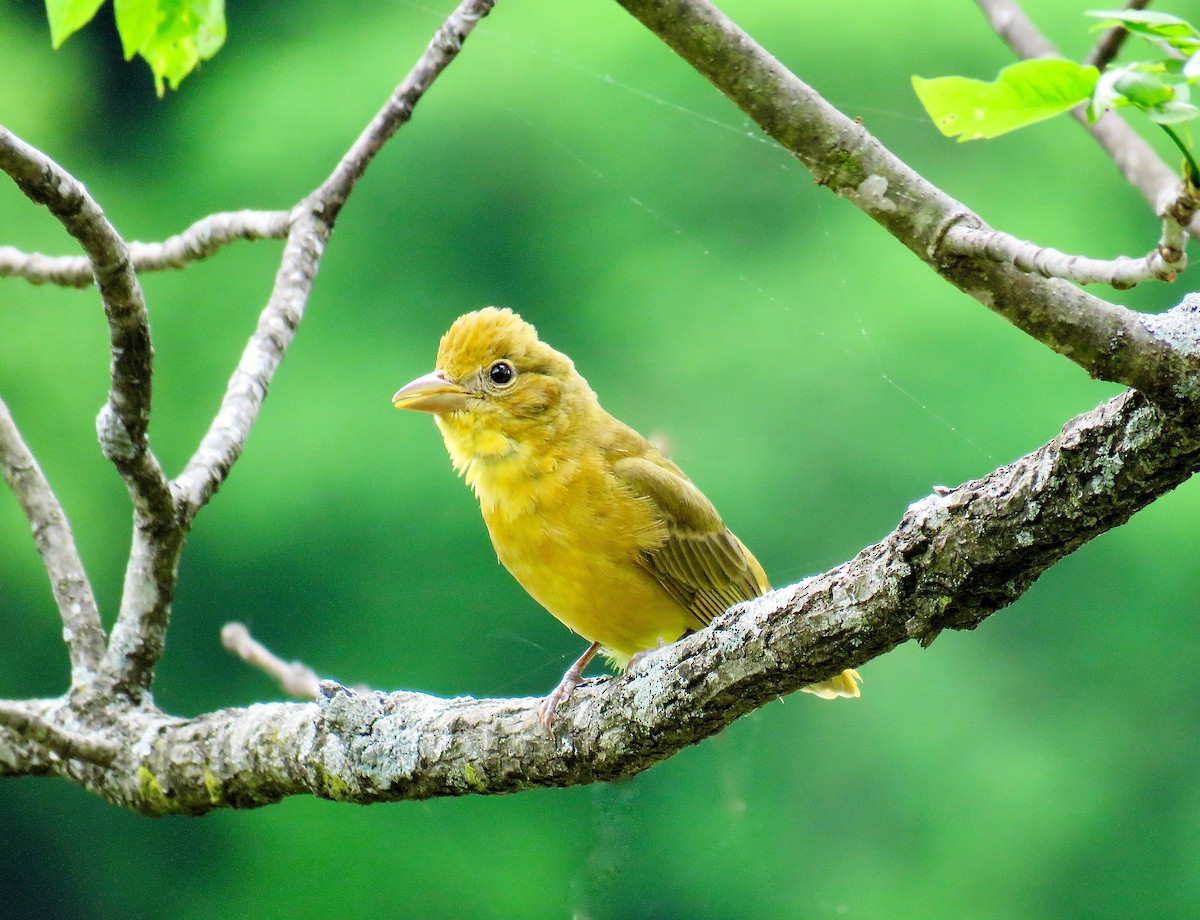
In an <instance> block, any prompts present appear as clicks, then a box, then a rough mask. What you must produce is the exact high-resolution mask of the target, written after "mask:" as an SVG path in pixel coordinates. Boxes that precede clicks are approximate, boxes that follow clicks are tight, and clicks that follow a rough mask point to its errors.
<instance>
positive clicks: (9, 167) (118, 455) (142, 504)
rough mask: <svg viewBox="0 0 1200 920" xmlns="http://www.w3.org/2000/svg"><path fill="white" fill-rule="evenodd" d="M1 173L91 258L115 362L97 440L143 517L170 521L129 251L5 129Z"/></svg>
mask: <svg viewBox="0 0 1200 920" xmlns="http://www.w3.org/2000/svg"><path fill="white" fill-rule="evenodd" d="M0 169H2V170H4V172H6V173H8V175H9V176H10V177H11V178H12V180H13V181H14V182H16V184H17V186H18V187H19V188H20V189H21V191H22V192H23V193H24V194H25V196H26V197H27V198H29V199H30V200H31V201H33V202H35V203H36V204H40V205H43V206H45V207H46V208H47V209H48V210H49V211H50V213H51V214H53V215H54V216H55V217H57V218H58V220H59V222H60V223H61V224H62V225H63V227H65V228H66V230H67V232H68V233H70V234H71V236H73V237H74V238H75V239H76V240H77V241H78V242H79V244H80V245H81V246H82V247H83V250H84V252H85V253H87V258H88V262H89V263H90V264H91V267H92V272H93V273H94V275H95V278H96V284H97V286H98V287H99V289H100V296H101V298H102V299H103V301H104V314H105V316H106V317H107V318H108V329H109V339H110V351H111V354H112V364H111V368H110V379H111V386H110V388H109V394H108V402H106V403H105V405H104V407H103V408H102V409H101V410H100V415H99V417H98V418H97V419H96V433H97V434H98V436H99V438H100V445H101V447H102V448H103V449H104V454H105V456H107V457H108V458H109V459H110V460H111V461H112V463H113V465H114V466H116V468H117V470H118V472H120V474H121V475H122V476H123V477H124V479H125V483H126V486H127V487H128V488H129V493H130V496H131V497H132V499H133V501H134V505H135V507H136V508H137V510H138V512H139V513H141V514H143V515H145V516H146V517H148V518H151V519H154V520H155V521H158V522H164V521H168V520H169V519H170V518H171V516H172V513H173V508H172V505H171V494H170V490H169V488H168V487H167V480H166V477H165V476H164V475H163V471H162V468H161V467H160V466H159V463H158V459H157V458H156V457H155V456H154V454H153V452H152V451H151V450H150V445H149V442H148V440H147V437H146V431H147V428H148V427H149V424H150V383H151V375H152V370H153V360H154V348H153V346H152V345H151V342H150V321H149V318H148V317H147V315H146V302H145V299H144V297H143V296H142V287H141V284H139V283H138V280H137V275H136V273H135V272H134V270H133V265H132V263H131V261H130V257H129V248H128V247H127V246H126V245H125V241H124V240H123V239H121V236H120V234H118V233H117V231H116V230H115V229H114V228H113V226H112V224H110V223H109V222H108V218H107V217H105V216H104V212H103V211H102V210H101V209H100V206H99V205H98V204H96V202H95V201H93V200H92V197H91V196H90V195H89V194H88V192H87V189H86V188H84V187H83V184H82V183H81V182H79V181H78V180H77V179H76V178H75V177H74V176H72V175H71V174H70V173H68V172H67V171H66V170H65V169H63V168H62V167H61V166H59V165H58V164H57V163H55V162H54V161H53V160H51V159H50V158H49V157H48V156H46V155H45V154H44V153H42V152H41V151H40V150H37V149H36V148H34V147H31V146H30V145H29V144H26V143H25V142H24V141H22V140H20V139H19V138H17V137H16V136H15V135H13V133H12V132H11V131H9V130H8V129H7V128H4V127H0Z"/></svg>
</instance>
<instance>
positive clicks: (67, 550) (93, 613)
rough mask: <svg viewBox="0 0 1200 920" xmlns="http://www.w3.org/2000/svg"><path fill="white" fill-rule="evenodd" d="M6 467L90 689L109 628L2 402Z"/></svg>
mask: <svg viewBox="0 0 1200 920" xmlns="http://www.w3.org/2000/svg"><path fill="white" fill-rule="evenodd" d="M0 467H3V471H4V481H5V482H6V483H8V486H9V488H10V489H12V491H13V494H14V495H15V496H16V497H17V502H18V503H19V504H20V506H21V510H22V511H24V512H25V517H26V518H27V519H28V520H29V526H30V527H31V528H32V529H33V538H34V542H36V544H37V548H38V552H39V553H40V554H41V556H42V563H43V564H44V565H45V567H46V574H47V575H48V576H49V577H50V590H51V591H53V592H54V600H55V602H56V603H57V604H58V609H59V611H60V613H61V614H62V620H63V639H64V640H65V641H66V643H67V651H68V652H69V653H70V656H71V682H72V684H73V685H75V686H79V685H81V684H83V683H86V682H87V680H88V678H89V676H90V674H91V673H92V671H94V670H95V668H96V665H98V664H99V663H100V658H101V656H102V655H103V654H104V627H103V626H102V625H101V623H100V611H99V609H98V608H97V606H96V597H95V595H94V594H93V593H92V585H91V582H89V581H88V577H87V573H86V572H85V571H84V568H83V561H82V560H81V559H80V558H79V550H78V549H77V548H76V546H75V535H74V534H72V533H71V525H70V524H69V523H68V521H67V516H66V514H64V513H63V509H62V505H60V504H59V503H58V498H57V496H55V494H54V490H53V489H51V488H50V483H49V482H47V481H46V477H45V475H44V474H43V473H42V469H41V467H40V466H38V462H37V460H36V459H34V456H33V454H32V453H30V451H29V448H28V447H27V446H26V445H25V441H24V440H23V439H22V438H21V433H20V432H19V431H18V430H17V426H16V424H15V423H14V422H13V419H12V415H11V414H10V413H9V411H8V406H7V405H5V403H4V402H3V400H0Z"/></svg>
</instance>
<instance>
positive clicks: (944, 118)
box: [913, 58, 1100, 141]
mask: <svg viewBox="0 0 1200 920" xmlns="http://www.w3.org/2000/svg"><path fill="white" fill-rule="evenodd" d="M1099 76H1100V72H1099V71H1098V70H1096V68H1095V67H1090V66H1084V65H1082V64H1076V63H1075V62H1074V61H1066V60H1062V59H1061V58H1038V59H1036V60H1032V61H1021V62H1020V63H1018V64H1013V65H1011V66H1009V67H1005V68H1004V69H1003V70H1002V71H1000V73H999V75H998V76H997V77H996V79H995V80H994V81H993V82H991V83H986V82H984V81H983V80H971V79H968V78H967V77H938V78H936V79H933V80H925V79H923V78H921V77H913V89H914V90H916V93H917V98H919V99H920V100H921V104H922V105H923V106H925V111H926V112H928V113H929V117H930V118H932V119H933V122H934V124H936V125H937V126H938V129H939V130H940V131H941V132H942V133H943V134H945V135H946V136H947V137H955V136H958V139H959V141H969V140H976V139H978V138H990V137H998V136H1000V135H1001V134H1006V133H1008V132H1009V131H1015V130H1016V129H1017V128H1023V127H1025V126H1026V125H1032V124H1034V123H1036V122H1039V121H1044V120H1045V119H1047V118H1053V117H1054V116H1055V115H1059V114H1061V113H1063V112H1067V111H1070V110H1071V109H1073V108H1074V107H1075V106H1077V105H1079V104H1080V103H1081V102H1086V101H1087V100H1088V99H1090V98H1091V96H1092V90H1093V89H1094V88H1095V86H1096V81H1097V79H1098V78H1099Z"/></svg>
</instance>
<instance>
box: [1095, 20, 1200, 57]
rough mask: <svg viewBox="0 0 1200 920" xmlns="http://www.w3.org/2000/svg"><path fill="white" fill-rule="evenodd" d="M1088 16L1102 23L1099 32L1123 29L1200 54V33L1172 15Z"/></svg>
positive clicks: (1186, 22) (1097, 26) (1181, 49)
mask: <svg viewBox="0 0 1200 920" xmlns="http://www.w3.org/2000/svg"><path fill="white" fill-rule="evenodd" d="M1087 15H1088V16H1096V17H1098V18H1099V19H1100V20H1101V21H1100V22H1099V23H1098V24H1097V25H1096V28H1097V29H1109V28H1112V27H1113V26H1121V27H1122V28H1124V29H1126V30H1128V31H1129V32H1132V33H1134V34H1135V35H1141V36H1142V37H1144V38H1148V39H1151V40H1155V41H1159V42H1161V43H1163V44H1166V45H1168V46H1169V47H1171V48H1175V49H1178V50H1179V51H1184V52H1187V53H1189V54H1190V53H1191V52H1193V51H1196V50H1200V32H1197V31H1196V28H1195V26H1193V25H1192V24H1191V23H1190V22H1188V21H1187V20H1186V19H1180V18H1179V17H1178V16H1172V15H1171V14H1170V13H1155V12H1151V11H1149V10H1089V11H1088V13H1087Z"/></svg>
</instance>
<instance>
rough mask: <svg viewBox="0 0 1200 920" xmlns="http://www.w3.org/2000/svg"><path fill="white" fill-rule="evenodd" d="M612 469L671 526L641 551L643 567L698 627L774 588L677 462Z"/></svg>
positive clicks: (636, 460) (628, 462) (631, 461)
mask: <svg viewBox="0 0 1200 920" xmlns="http://www.w3.org/2000/svg"><path fill="white" fill-rule="evenodd" d="M613 469H614V470H615V472H616V474H617V476H618V478H620V479H621V481H622V482H624V483H625V484H626V485H627V486H629V488H630V489H632V490H633V492H634V493H635V494H636V495H639V496H641V497H643V498H645V499H648V500H649V501H651V502H652V503H653V504H654V506H655V507H656V509H657V511H658V513H659V515H660V516H661V519H662V521H663V523H664V524H665V525H666V539H665V540H664V541H663V542H661V543H656V544H654V545H652V546H649V547H647V548H646V549H643V550H642V551H641V559H640V561H641V563H642V565H644V566H645V567H646V568H647V569H648V570H649V571H650V573H651V574H652V575H654V577H655V578H657V579H658V581H659V583H660V584H661V585H662V586H663V587H664V588H666V589H667V591H668V592H669V593H670V594H671V596H672V597H674V598H675V599H676V600H677V601H679V603H680V604H682V605H683V606H684V607H685V608H686V609H687V610H688V611H689V612H690V613H691V614H692V615H693V616H694V617H695V618H696V620H697V623H698V626H703V625H706V624H707V623H709V622H710V621H711V620H712V618H713V617H715V616H716V615H717V614H719V613H723V612H724V611H726V610H728V609H729V608H730V607H732V606H733V605H734V604H736V603H738V602H739V601H744V600H749V599H750V598H752V597H757V596H758V595H760V594H762V593H763V592H764V591H767V590H769V588H770V585H769V584H768V583H767V576H766V574H765V573H764V572H763V569H762V566H761V565H759V564H758V560H757V559H755V558H754V556H752V555H751V554H750V551H749V550H748V549H746V547H745V546H743V545H742V541H741V540H739V539H738V538H737V537H735V536H734V535H733V534H732V533H730V532H729V530H728V528H726V527H725V523H724V522H723V521H722V520H721V516H720V515H719V514H717V510H716V509H715V508H714V507H713V506H712V503H711V502H709V500H708V499H707V498H705V497H704V493H703V492H701V491H700V490H699V489H697V488H696V487H695V486H694V485H693V484H692V483H691V481H690V480H689V479H688V478H687V477H686V476H684V475H683V473H682V472H680V471H679V468H678V467H676V466H675V465H674V464H673V463H671V462H670V461H669V460H664V461H662V462H655V461H653V460H648V459H645V458H643V457H627V458H625V459H621V460H618V461H616V463H614V464H613Z"/></svg>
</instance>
